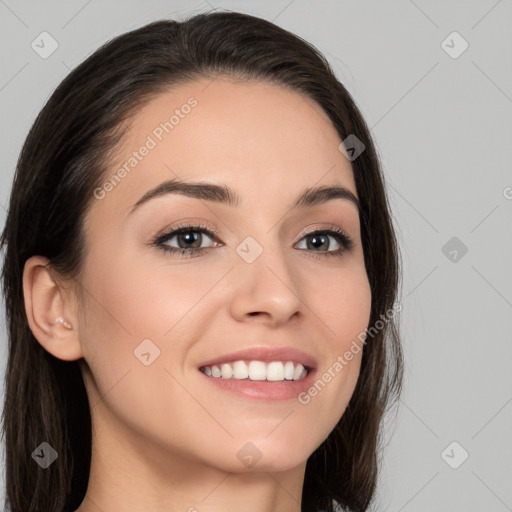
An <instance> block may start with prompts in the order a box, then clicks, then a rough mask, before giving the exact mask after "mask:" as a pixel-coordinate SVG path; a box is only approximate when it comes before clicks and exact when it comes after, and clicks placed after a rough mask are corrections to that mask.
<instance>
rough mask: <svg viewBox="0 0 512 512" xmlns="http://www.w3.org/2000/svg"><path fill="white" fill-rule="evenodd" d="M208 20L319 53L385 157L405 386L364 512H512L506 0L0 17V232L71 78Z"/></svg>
mask: <svg viewBox="0 0 512 512" xmlns="http://www.w3.org/2000/svg"><path fill="white" fill-rule="evenodd" d="M212 8H216V9H228V10H239V11H242V12H247V13H250V14H255V15H257V16H261V17H263V18H266V19H268V20H271V21H274V22H275V23H277V24H278V25H280V26H282V27H284V28H286V29H288V30H291V31H292V32H294V33H296V34H298V35H300V36H301V37H303V38H304V39H306V40H308V41H310V42H312V43H313V44H314V45H316V46H317V47H318V48H319V49H320V50H321V51H322V52H324V54H325V55H326V56H327V58H328V60H329V61H330V62H331V63H332V65H333V66H334V68H335V70H336V73H337V74H338V76H339V78H340V79H341V80H342V82H343V83H344V84H345V85H346V87H347V89H348V90H349V91H350V93H351V94H352V95H353V96H354V99H355V100H356V102H357V104H358V105H359V106H360V108H361V110H362V112H363V115H364V116H365V118H366V120H367V121H368V123H369V125H370V126H371V128H372V132H373V135H374V137H375V141H376V143H377V146H378V150H379V152H380V156H381V159H382V162H383V167H384V171H385V173H386V177H387V180H388V185H389V197H390V202H391V206H392V209H393V212H394V215H395V218H396V223H397V226H398V235H399V238H400V243H401V251H402V257H403V262H404V274H403V292H402V303H403V308H404V309H403V312H402V335H403V340H404V348H405V355H406V376H405V390H404V393H403V395H402V399H401V401H400V407H399V409H398V415H397V417H396V419H395V418H394V417H390V418H389V419H388V421H387V430H386V431H387V440H388V445H387V447H386V450H385V452H384V463H383V473H382V475H381V480H380V485H379V498H378V502H379V504H378V506H377V507H376V508H375V510H379V511H385V510H389V511H396V512H400V511H405V512H408V511H415V512H422V511H427V510H428V511H431V510H436V511H437V512H444V511H450V512H453V511H465V512H468V511H481V510H485V511H487V512H491V511H496V512H501V511H505V510H512V485H511V483H512V462H511V461H512V441H511V433H512V429H511V427H512V377H511V374H512V372H511V370H510V366H511V362H512V336H511V334H510V326H511V321H510V320H511V318H512V315H511V313H512V272H511V271H510V268H509V265H510V262H511V261H512V242H511V240H512V237H511V234H512V233H511V232H512V227H511V226H512V223H511V219H512V172H511V163H510V162H511V147H512V144H511V135H512V121H511V119H512V66H511V64H512V3H511V2H510V1H509V0H508V1H507V0H501V1H495V0H486V1H471V2H462V1H459V2H454V1H451V2H445V1H443V2H441V1H431V2H427V1H425V0H415V1H412V0H409V1H407V0H401V1H398V0H396V1H388V2H379V1H376V0H375V1H368V2H356V1H352V0H350V1H349V0H346V1H345V0H344V1H338V2H336V1H315V2H307V1H304V0H291V1H290V0H280V1H273V2H272V1H259V2H247V1H220V0H209V1H208V2H185V1H181V2H178V1H157V0H146V1H144V2H135V1H122V2H121V1H117V2H98V1H97V0H96V1H95V0H89V1H87V0H73V1H66V2H64V1H62V2H56V1H45V2H36V1H32V2H28V1H14V0H7V1H0V73H1V74H0V111H1V116H0V119H1V123H0V141H1V149H2V152H1V155H0V159H1V174H0V180H1V193H0V203H1V207H0V223H1V225H2V226H3V223H4V221H5V208H6V206H7V201H8V194H9V190H10V184H11V180H12V176H13V173H14V167H15V163H16V159H17V156H18V153H19V151H20V149H21V145H22V143H23V140H24V138H25V136H26V134H27V131H28V129H29V127H30V125H31V123H32V122H33V120H34V119H35V117H36V115H37V113H38V112H39V110H40V109H41V107H42V106H43V104H44V102H45V101H46V100H47V99H48V97H49V95H50V94H51V92H52V91H53V90H54V88H55V87H56V86H57V85H58V84H59V82H60V81H61V80H62V79H63V78H64V77H65V76H66V74H67V73H68V72H69V71H70V69H72V68H73V67H75V66H76V65H78V64H79V63H80V62H81V61H82V60H84V59H85V58H86V57H87V56H88V55H89V54H90V53H92V52H93V51H94V50H95V49H97V48H98V46H99V45H100V44H101V43H103V42H104V41H106V40H107V39H109V38H111V37H113V36H115V35H118V34H120V33H123V32H126V31H128V30H130V29H133V28H136V27H139V26H141V25H144V24H146V23H148V22H150V21H153V20H156V19H159V18H166V17H167V18H168V17H172V18H178V19H179V18H180V17H183V16H184V15H186V14H189V13H195V12H200V11H205V10H211V9H212ZM43 31H47V32H49V33H50V34H51V35H52V37H53V38H55V40H56V41H57V42H58V45H59V46H58V49H57V50H56V51H55V52H54V53H53V54H52V55H51V56H50V57H49V58H47V59H42V58H41V57H40V56H39V55H38V54H37V53H36V52H35V51H34V50H33V49H32V48H31V43H32V41H34V40H35V39H36V38H37V36H38V35H39V34H40V33H41V32H43ZM454 31H456V32H458V33H459V34H460V36H462V38H464V40H466V41H467V43H468V44H469V47H468V48H467V50H466V51H464V52H463V53H462V54H460V55H458V53H459V52H460V50H461V49H462V48H463V47H462V41H461V40H460V39H457V37H458V36H455V38H454V37H453V36H451V37H450V38H448V40H447V41H446V43H444V44H442V42H443V41H444V40H445V39H446V38H447V36H449V34H451V33H452V32H454ZM450 47H451V48H450ZM445 50H448V51H449V52H451V53H452V56H450V55H449V54H448V53H447V51H445ZM456 54H457V55H456ZM454 55H456V57H457V58H454V57H453V56H454ZM453 237H456V238H457V239H456V240H454V241H451V242H450V243H449V245H448V246H446V247H445V244H447V243H448V242H449V241H450V240H451V239H452V238H453ZM462 244H464V246H465V247H466V248H467V253H466V254H463V245H462ZM443 247H444V249H443ZM454 251H455V252H454ZM0 319H1V320H2V325H3V331H2V333H1V339H0V342H1V343H0V351H1V352H0V355H1V356H2V361H5V360H6V334H5V323H4V316H3V310H2V313H1V316H0ZM2 371H3V370H2ZM454 441H455V442H456V443H458V444H457V445H452V446H450V447H449V445H450V444H451V443H452V442H454ZM447 447H449V448H448V450H445V449H446V448H447ZM33 448H35V447H27V451H28V452H31V451H32V449H33ZM463 450H465V451H466V452H467V453H468V454H469V457H468V458H467V460H465V461H464V462H463V463H462V464H460V463H461V462H462V460H463V457H462V456H463V454H464V452H463ZM443 454H444V455H443ZM447 462H450V464H452V465H453V466H457V465H458V464H460V466H459V467H458V468H457V469H453V468H452V467H450V465H448V463H447ZM2 467H3V466H2ZM2 478H3V475H2ZM3 491H4V488H3V482H2V489H1V492H2V493H3ZM27 492H30V490H28V489H27ZM2 501H3V496H2Z"/></svg>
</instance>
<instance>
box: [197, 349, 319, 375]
mask: <svg viewBox="0 0 512 512" xmlns="http://www.w3.org/2000/svg"><path fill="white" fill-rule="evenodd" d="M234 361H263V362H265V363H270V362H271V361H284V362H286V361H294V362H296V363H300V364H302V366H306V367H307V368H308V370H309V371H310V373H311V370H315V369H316V368H317V361H316V359H315V357H314V356H312V355H311V354H308V353H307V352H304V351H302V350H299V349H298V348H295V347H270V348H269V347H252V348H247V349H244V350H238V351H236V352H230V353H229V354H224V355H222V356H219V357H215V358H214V359H209V360H208V361H204V362H202V363H201V364H200V365H199V368H201V367H203V366H213V365H214V364H222V363H233V362H234ZM306 378H307V377H306ZM304 380H305V379H304ZM299 382H300V381H299Z"/></svg>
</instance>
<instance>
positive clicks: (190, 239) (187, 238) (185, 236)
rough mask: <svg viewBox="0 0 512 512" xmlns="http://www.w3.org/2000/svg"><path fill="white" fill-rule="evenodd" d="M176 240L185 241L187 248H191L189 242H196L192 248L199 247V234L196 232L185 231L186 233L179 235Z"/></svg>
mask: <svg viewBox="0 0 512 512" xmlns="http://www.w3.org/2000/svg"><path fill="white" fill-rule="evenodd" d="M191 233H195V234H194V235H191ZM178 239H179V240H180V241H183V240H185V242H186V243H187V244H188V247H191V244H190V242H192V243H194V242H196V243H195V245H193V247H198V246H201V244H200V243H199V245H198V244H197V241H198V239H199V233H197V232H193V231H187V232H186V233H181V234H180V235H179V237H178Z"/></svg>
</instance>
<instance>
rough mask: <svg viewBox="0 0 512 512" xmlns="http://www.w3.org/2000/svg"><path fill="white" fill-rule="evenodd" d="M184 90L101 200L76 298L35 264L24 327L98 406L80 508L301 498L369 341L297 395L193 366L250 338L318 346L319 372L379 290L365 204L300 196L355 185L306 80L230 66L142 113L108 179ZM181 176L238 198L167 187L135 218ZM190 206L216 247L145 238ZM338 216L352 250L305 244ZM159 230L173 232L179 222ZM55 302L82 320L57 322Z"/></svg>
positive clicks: (249, 503) (246, 505)
mask: <svg viewBox="0 0 512 512" xmlns="http://www.w3.org/2000/svg"><path fill="white" fill-rule="evenodd" d="M191 96H193V97H194V98H196V99H197V101H198V104H197V106H196V107H195V108H194V109H192V111H191V113H190V114H189V115H187V116H186V117H185V118H184V119H181V120H180V122H179V124H178V125H177V126H175V128H174V129H173V131H172V132H171V133H169V134H167V135H165V136H164V138H163V140H162V141H161V142H159V143H158V145H157V147H156V148H154V149H153V150H151V151H150V152H149V154H148V155H147V156H146V157H145V158H144V159H143V160H142V161H141V162H140V163H139V164H138V165H137V166H136V167H135V168H134V169H133V170H132V171H131V172H130V173H129V174H128V175H127V176H126V177H124V179H123V180H122V181H121V182H120V183H119V184H118V185H117V186H116V187H115V188H114V189H113V190H112V191H110V192H109V193H108V194H106V195H105V197H104V198H103V199H101V200H98V199H94V198H93V199H92V204H91V208H90V210H89V211H88V213H87V216H86V219H85V230H86V244H87V245H86V246H87V254H86V258H85V264H84V267H83V269H82V273H81V276H80V282H81V283H82V286H83V289H84V290H85V292H84V297H83V300H82V302H81V304H80V309H78V301H79V299H78V298H77V297H78V296H77V294H76V293H75V288H74V287H73V283H72V282H71V283H67V282H66V281H65V280H63V279H59V278H58V276H56V275H55V273H50V272H49V271H48V268H45V267H44V265H45V264H46V263H47V262H48V260H45V259H44V258H42V257H40V256H34V257H32V258H30V259H29V260H28V261H27V263H26V266H25V271H24V276H23V281H24V283H23V284H24V294H25V305H26V310H27V317H28V321H29V324H30V328H31V329H32V331H33V333H34V335H35V336H36V338H37V339H38V341H39V342H40V343H41V344H42V345H43V347H44V348H45V349H46V350H47V351H48V352H50V353H51V354H53V355H54V356H55V357H57V358H60V359H63V360H67V361H73V360H78V359H80V364H81V368H82V373H83V377H84V381H85V384H86V389H87V392H88V396H89V401H90V404H91V415H92V425H93V445H92V464H91V472H90V479H89V486H88V489H87V493H86V496H85V498H84V500H83V502H82V504H81V506H80V508H79V511H80V512H98V511H104V512H106V511H112V512H114V511H118V510H130V511H134V512H137V511H140V512H142V511H146V510H152V511H155V512H160V511H162V512H163V511H164V510H165V511H166V512H170V511H171V512H172V511H189V512H192V511H194V510H197V511H199V512H203V511H204V512H220V511H223V512H229V511H239V510H245V511H247V512H271V511H272V512H285V511H286V512H298V511H300V503H301V495H302V487H303V483H304V472H305V468H306V462H307V459H308V457H309V456H310V455H311V454H312V453H313V451H314V450H315V449H316V448H317V447H318V446H319V445H320V444H321V443H322V442H323V441H324V439H325V438H326V437H327V436H328V434H329V433H330V432H331V430H332V429H333V428H334V426H335V425H336V423H337V422H338V421H339V419H340V417H341V416H342V414H343V412H344V410H345V408H346V406H347V404H348V402H349V400H350V397H351V396H352V393H353V391H354V388H355V385H356V382H357V378H358V376H359V370H360V362H361V356H362V351H361V352H359V353H358V354H356V355H354V357H353V359H352V360H351V361H350V362H349V363H348V364H347V365H346V366H345V367H344V368H343V371H340V372H339V373H337V374H336V377H335V378H333V379H332V380H331V382H329V383H328V384H327V385H326V386H325V388H324V389H323V390H322V391H321V392H320V393H318V395H317V396H315V397H314V398H312V399H311V401H310V402H309V403H308V404H307V405H302V404H300V403H299V402H298V401H297V400H296V399H292V400H285V401H275V402H265V401H257V400H251V399H248V398H244V397H239V396H236V395H234V394H232V393H228V392H227V391H224V390H220V389H218V388H217V386H216V385H213V383H210V382H208V383H205V381H204V376H203V375H201V374H200V373H199V372H198V367H199V365H200V363H201V362H204V361H205V360H207V359H211V358H213V357H216V356H218V355H220V354H226V353H229V352H232V351H235V350H239V349H241V348H247V347H254V346H265V347H272V346H280V347H282V346H294V347H297V348H299V349H302V350H304V351H307V352H309V353H311V354H313V355H314V356H315V357H316V359H317V361H318V376H319V378H320V377H321V375H322V374H323V373H324V372H326V371H327V370H328V368H329V367H332V365H333V364H334V362H335V361H336V360H337V358H338V356H340V355H342V354H344V353H345V351H347V350H348V349H349V347H350V345H351V343H352V341H353V340H354V339H356V337H357V335H358V334H359V333H361V332H362V331H364V329H365V328H366V327H367V326H368V322H369V317H370V304H371V292H370V287H369V283H368V278H367V274H366V269H365V265H364V259H363V249H362V245H361V238H360V224H359V215H358V211H357V208H356V207H355V205H354V204H352V203H351V202H350V201H348V200H346V199H339V198H338V199H333V200H330V201H328V202H326V203H323V204H320V205H315V206H310V207H306V208H301V209H298V210H293V211H290V208H289V205H290V204H291V203H292V202H293V201H294V200H295V199H296V197H298V195H299V194H300V193H301V192H302V191H303V190H304V189H305V188H307V187H313V186H324V185H325V186H327V185H340V186H343V187H346V188H347V189H349V190H350V191H352V193H353V194H354V195H355V196H356V197H357V193H356V187H355V183H354V178H353V174H352V169H351V165H350V162H349V160H348V159H347V158H346V157H345V156H344V155H343V154H342V153H341V152H340V151H339V149H338V145H339V144H340V142H341V140H340V138H339V136H338V134H337V133H336V131H335V129H334V127H333V126H332V124H331V123H330V121H329V119H328V118H327V116H326V115H325V113H324V112H323V111H322V109H321V108H320V107H319V106H318V105H317V104H316V103H314V102H313V101H311V100H310V99H308V98H306V97H304V96H302V95H301V94H299V93H297V92H292V91H290V90H288V89H286V88H283V87H281V86H277V85H273V84H269V83H264V82H238V81H235V80H234V79H228V78H225V77H224V78H223V77H217V78H216V79H215V80H213V81H212V79H210V80H203V81H198V82H192V83H187V84H182V85H180V86H179V87H175V88H173V89H172V90H170V91H168V92H166V93H162V94H161V95H159V96H158V97H156V98H154V99H152V100H151V102H150V103H148V104H147V105H146V106H145V107H144V108H143V109H141V110H139V111H138V112H137V114H136V115H135V117H134V118H133V119H132V123H131V125H130V130H129V132H128V133H127V135H126V136H125V139H124V141H123V144H122V147H120V148H118V150H117V158H116V162H113V163H112V166H111V168H110V172H109V174H108V176H107V178H108V177H109V176H111V175H112V174H113V173H114V172H116V170H117V169H118V168H119V166H120V165H122V163H123V162H124V161H126V160H127V158H129V156H131V154H132V152H133V151H135V150H137V149H138V148H140V146H141V145H142V144H144V142H145V141H146V138H147V136H148V135H149V134H151V133H152V131H153V130H154V128H155V127H156V126H157V125H159V123H161V122H162V121H164V120H166V119H168V118H169V116H170V114H168V113H169V112H171V113H172V111H173V110H174V109H175V108H180V106H181V105H183V104H184V103H186V101H187V99H188V98H190V97H191ZM176 177H179V178H180V179H181V180H187V181H192V180H197V181H199V180H202V181H208V182H210V183H217V184H220V183H223V184H226V185H228V186H229V187H231V188H233V189H234V190H235V191H236V192H237V194H238V195H240V196H241V198H242V204H241V205H240V206H239V207H231V206H228V205H225V204H220V203H215V202H212V201H205V200H199V199H196V198H191V197H187V196H183V195H178V194H168V195H166V196H164V197H160V198H157V199H153V200H151V201H149V202H147V203H146V204H144V205H143V206H141V207H140V208H139V209H138V210H136V212H134V213H133V214H132V215H128V213H129V211H130V209H131V208H132V206H133V205H134V204H135V203H136V202H137V201H138V199H139V198H140V197H141V196H142V195H144V193H145V192H146V191H148V190H149V189H151V188H153V187H155V186H156V185H158V184H159V183H161V182H163V181H165V180H168V179H170V178H176ZM182 221H188V222H192V223H197V222H200V223H202V222H206V223H207V225H208V226H209V227H215V228H217V229H218V230H219V232H218V240H219V241H220V242H222V244H221V245H220V246H215V241H216V239H215V238H214V237H212V238H210V237H209V236H208V235H207V234H204V233H203V235H202V237H203V238H202V240H203V242H202V246H203V247H210V248H208V249H206V250H205V251H204V252H203V253H202V254H200V255H199V256H195V257H192V258H180V256H179V255H177V254H168V253H165V252H164V251H163V250H162V249H161V248H159V247H154V246H151V245H150V242H151V240H152V239H153V238H155V237H156V235H157V234H159V233H161V232H164V231H166V230H168V228H170V227H176V226H178V225H180V223H181V222H182ZM331 226H336V227H339V228H341V229H343V230H344V231H345V232H346V233H347V234H348V235H349V236H350V238H351V239H352V241H353V242H354V245H353V247H352V248H351V249H350V250H346V251H345V252H344V253H342V254H341V255H339V256H329V255H326V253H327V252H328V251H333V250H336V249H337V248H338V247H339V245H338V242H337V240H336V238H334V237H332V235H330V236H329V247H325V248H323V249H315V248H309V249H308V247H307V245H306V242H307V240H311V237H309V238H304V236H305V234H307V233H308V232H310V231H314V230H316V229H319V228H327V227H331ZM247 236H252V237H253V238H254V239H256V240H257V242H258V243H259V244H260V245H261V246H262V248H263V253H262V254H261V255H260V256H259V257H258V258H257V259H256V260H255V261H254V262H252V263H250V264H249V263H247V262H246V261H245V260H244V259H242V258H241V257H240V256H239V255H238V253H237V252H236V247H237V246H238V245H239V244H240V243H241V242H242V241H243V240H244V239H245V238H246V237H247ZM167 244H168V245H172V246H174V247H178V241H177V237H176V236H174V238H173V239H172V240H169V241H167ZM181 246H182V247H183V246H184V245H183V244H182V245H181ZM315 256H317V257H315ZM59 316H61V317H64V318H65V319H66V321H68V322H69V323H70V324H71V326H72V327H71V328H67V327H65V326H63V325H61V324H58V323H57V324H56V323H55V318H57V317H59ZM144 339H150V340H152V342H153V343H154V344H155V345H156V346H158V348H159V350H160V356H159V357H158V358H156V359H155V360H154V362H153V363H152V364H151V365H149V366H145V365H144V364H142V363H141V362H140V360H139V359H138V358H137V357H134V350H135V349H136V348H137V346H138V345H139V344H140V343H141V341H142V340H144ZM81 358H83V359H81ZM248 442H251V443H253V444H254V445H255V446H256V447H257V449H258V450H259V452H260V453H261V459H260V460H259V461H258V462H257V463H256V464H255V465H254V466H253V467H248V466H246V465H245V464H243V463H242V461H241V460H240V459H239V457H238V456H237V452H238V451H239V450H240V449H241V448H242V447H243V446H244V445H246V443H248ZM57 463H58V459H57Z"/></svg>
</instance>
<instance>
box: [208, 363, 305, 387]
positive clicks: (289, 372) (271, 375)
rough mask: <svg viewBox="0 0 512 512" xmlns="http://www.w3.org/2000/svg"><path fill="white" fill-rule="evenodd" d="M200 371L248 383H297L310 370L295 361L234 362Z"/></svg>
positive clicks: (209, 375) (211, 375) (212, 375)
mask: <svg viewBox="0 0 512 512" xmlns="http://www.w3.org/2000/svg"><path fill="white" fill-rule="evenodd" d="M199 370H200V371H201V372H202V373H204V374H205V375H207V376H208V377H213V378H220V379H235V380H246V381H269V382H279V381H287V380H288V381H295V380H302V379H304V378H305V377H306V376H307V375H308V373H309V371H310V368H309V367H308V366H304V365H302V364H301V363H297V362H295V361H271V362H268V363H267V362H263V361H257V360H254V361H244V360H240V361H233V362H230V363H222V364H215V365H211V366H201V367H200V368H199Z"/></svg>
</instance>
